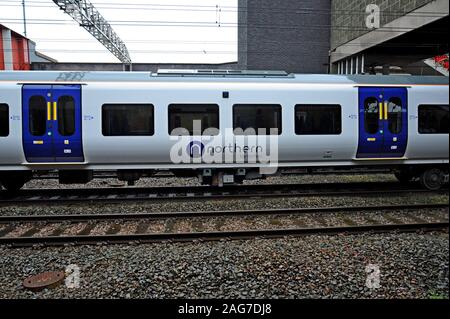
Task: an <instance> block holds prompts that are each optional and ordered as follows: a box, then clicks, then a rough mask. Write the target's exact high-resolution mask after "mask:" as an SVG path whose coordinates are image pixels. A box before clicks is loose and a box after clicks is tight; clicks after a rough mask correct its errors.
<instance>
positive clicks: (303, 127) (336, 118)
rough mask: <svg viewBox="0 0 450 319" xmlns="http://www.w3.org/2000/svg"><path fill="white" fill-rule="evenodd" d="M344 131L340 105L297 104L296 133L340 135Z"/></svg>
mask: <svg viewBox="0 0 450 319" xmlns="http://www.w3.org/2000/svg"><path fill="white" fill-rule="evenodd" d="M341 133H342V111H341V106H340V105H296V106H295V134H297V135H339V134H341Z"/></svg>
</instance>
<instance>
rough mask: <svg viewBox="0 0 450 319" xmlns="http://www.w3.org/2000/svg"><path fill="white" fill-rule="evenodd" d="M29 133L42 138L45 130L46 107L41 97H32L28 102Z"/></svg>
mask: <svg viewBox="0 0 450 319" xmlns="http://www.w3.org/2000/svg"><path fill="white" fill-rule="evenodd" d="M29 117H30V118H29V121H30V133H31V135H33V136H43V135H44V134H45V131H46V130H47V107H46V102H45V98H44V97H43V96H41V95H35V96H32V97H31V98H30V100H29Z"/></svg>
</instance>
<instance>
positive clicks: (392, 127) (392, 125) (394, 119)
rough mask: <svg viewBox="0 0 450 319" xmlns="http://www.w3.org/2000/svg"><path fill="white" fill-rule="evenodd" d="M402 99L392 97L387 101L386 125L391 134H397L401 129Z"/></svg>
mask: <svg viewBox="0 0 450 319" xmlns="http://www.w3.org/2000/svg"><path fill="white" fill-rule="evenodd" d="M402 114H403V113H402V100H401V99H400V98H398V97H393V98H391V99H390V100H389V102H388V126H389V131H390V132H391V133H393V134H399V133H400V132H401V131H402V125H403V123H402Z"/></svg>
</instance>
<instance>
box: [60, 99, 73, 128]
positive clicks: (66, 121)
mask: <svg viewBox="0 0 450 319" xmlns="http://www.w3.org/2000/svg"><path fill="white" fill-rule="evenodd" d="M58 132H59V134H61V135H62V136H71V135H73V134H74V133H75V100H74V99H73V97H71V96H62V97H60V98H59V99H58Z"/></svg>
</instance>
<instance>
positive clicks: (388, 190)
mask: <svg viewBox="0 0 450 319" xmlns="http://www.w3.org/2000/svg"><path fill="white" fill-rule="evenodd" d="M442 192H448V188H444V189H442V190H440V191H437V192H431V191H428V190H425V189H422V188H421V187H420V185H418V184H411V185H408V186H407V187H405V186H402V185H401V184H399V183H390V182H384V183H338V184H302V185H297V184H288V185H285V184H280V185H239V186H236V185H233V186H225V187H223V188H220V187H208V186H193V187H150V188H137V187H136V188H135V187H132V188H113V187H112V188H84V189H33V190H31V189H30V190H22V191H19V192H17V193H15V194H11V193H8V192H5V191H3V192H0V206H1V205H12V204H17V205H21V204H49V203H80V202H89V203H92V202H126V201H164V200H171V201H173V200H199V199H239V198H253V197H255V198H276V197H307V196H309V197H310V196H338V195H339V196H363V195H381V194H385V195H386V194H404V193H442Z"/></svg>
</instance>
